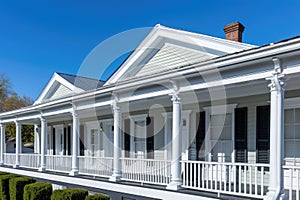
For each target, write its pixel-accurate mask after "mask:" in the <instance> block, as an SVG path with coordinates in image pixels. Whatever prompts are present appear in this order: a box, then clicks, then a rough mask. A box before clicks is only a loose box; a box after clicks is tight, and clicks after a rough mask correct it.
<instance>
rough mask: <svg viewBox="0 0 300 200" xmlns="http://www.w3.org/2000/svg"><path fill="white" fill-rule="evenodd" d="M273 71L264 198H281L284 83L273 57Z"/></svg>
mask: <svg viewBox="0 0 300 200" xmlns="http://www.w3.org/2000/svg"><path fill="white" fill-rule="evenodd" d="M273 62H274V69H275V70H274V72H273V76H272V77H271V78H268V80H270V81H271V83H270V84H269V87H270V93H271V97H270V99H271V103H270V104H271V105H270V107H271V113H270V180H269V188H268V193H267V196H266V197H265V199H278V198H280V199H283V198H284V191H283V169H282V165H283V157H284V101H283V99H284V85H285V82H284V80H282V78H283V77H284V76H283V74H282V70H283V69H282V67H281V64H280V61H279V59H277V58H274V59H273Z"/></svg>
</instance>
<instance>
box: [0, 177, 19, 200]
mask: <svg viewBox="0 0 300 200" xmlns="http://www.w3.org/2000/svg"><path fill="white" fill-rule="evenodd" d="M16 177H20V176H19V175H16V174H8V175H2V176H0V199H1V200H9V199H10V198H9V197H10V196H9V179H11V178H16Z"/></svg>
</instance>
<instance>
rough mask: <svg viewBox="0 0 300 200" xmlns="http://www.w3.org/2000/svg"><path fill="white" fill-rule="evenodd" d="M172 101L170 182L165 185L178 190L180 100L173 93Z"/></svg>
mask: <svg viewBox="0 0 300 200" xmlns="http://www.w3.org/2000/svg"><path fill="white" fill-rule="evenodd" d="M172 101H173V127H172V131H173V133H172V165H171V182H170V183H169V185H168V186H167V189H170V190H179V189H180V186H181V184H182V180H181V164H180V160H181V102H180V98H179V97H178V95H177V94H176V93H175V94H173V96H172Z"/></svg>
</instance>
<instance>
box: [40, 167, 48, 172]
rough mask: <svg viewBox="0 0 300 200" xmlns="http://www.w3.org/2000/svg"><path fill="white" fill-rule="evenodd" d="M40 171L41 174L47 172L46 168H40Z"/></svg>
mask: <svg viewBox="0 0 300 200" xmlns="http://www.w3.org/2000/svg"><path fill="white" fill-rule="evenodd" d="M38 171H39V172H45V171H46V167H40V168H39V169H38Z"/></svg>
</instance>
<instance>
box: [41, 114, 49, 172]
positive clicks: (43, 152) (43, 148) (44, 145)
mask: <svg viewBox="0 0 300 200" xmlns="http://www.w3.org/2000/svg"><path fill="white" fill-rule="evenodd" d="M40 119H41V140H40V141H41V144H40V145H39V146H40V147H41V148H40V154H41V166H40V168H39V171H41V172H44V171H46V154H47V130H48V127H47V121H46V119H45V118H43V117H41V118H40Z"/></svg>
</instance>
